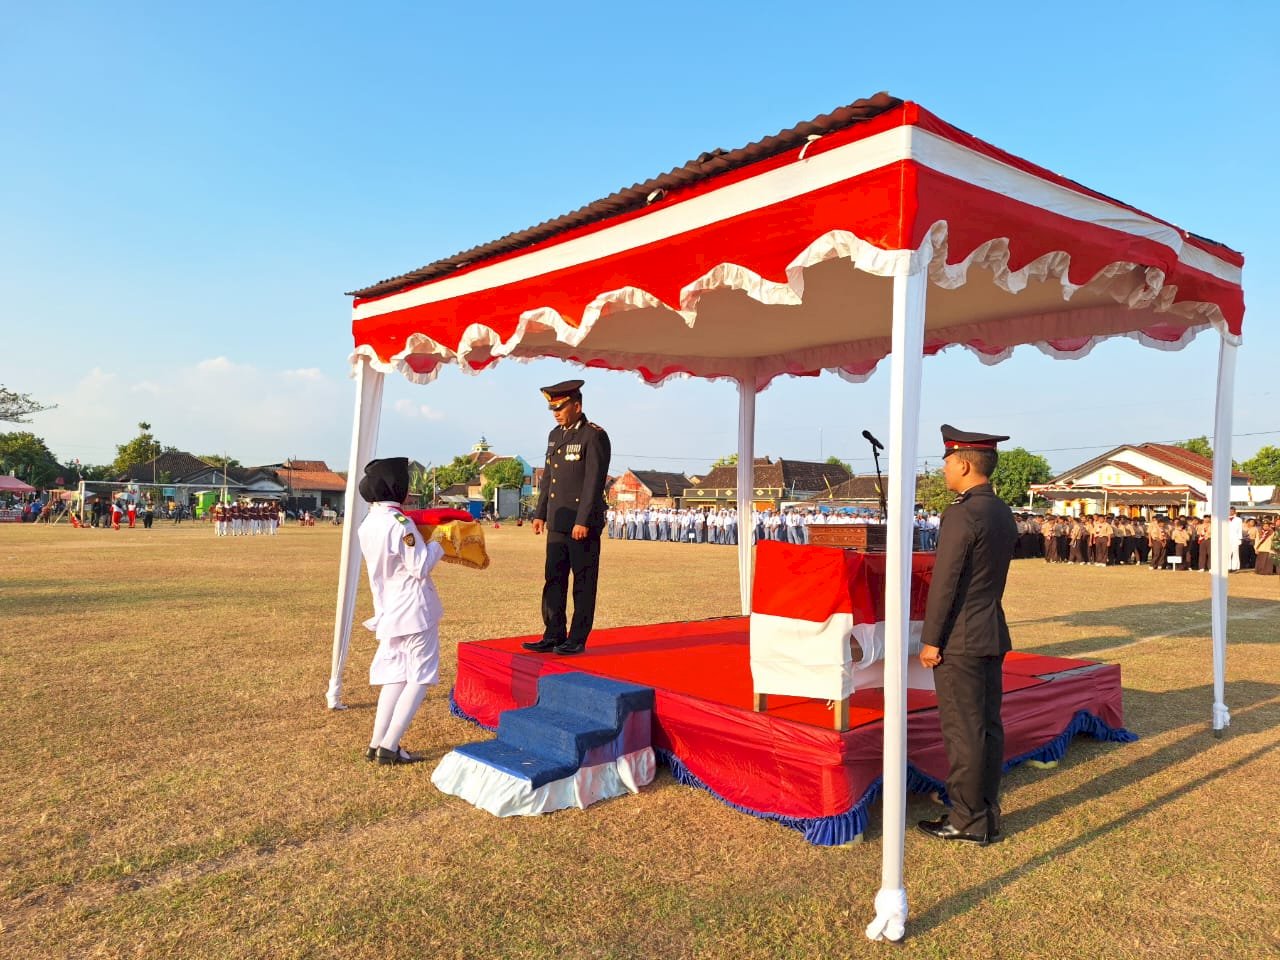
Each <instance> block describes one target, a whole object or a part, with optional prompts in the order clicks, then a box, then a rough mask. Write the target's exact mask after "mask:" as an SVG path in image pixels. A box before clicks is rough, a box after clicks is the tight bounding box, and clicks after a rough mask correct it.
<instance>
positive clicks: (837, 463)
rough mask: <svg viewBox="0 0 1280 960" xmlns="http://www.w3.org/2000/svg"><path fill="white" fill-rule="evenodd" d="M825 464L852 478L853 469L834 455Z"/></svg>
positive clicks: (735, 461)
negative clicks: (839, 468)
mask: <svg viewBox="0 0 1280 960" xmlns="http://www.w3.org/2000/svg"><path fill="white" fill-rule="evenodd" d="M737 462H738V461H737V460H734V463H737ZM826 462H827V463H829V464H831V465H832V466H836V467H844V472H845V473H847V474H848V475H849V476H851V477H852V476H853V467H851V466H849V465H848V464H847V463H845V462H844V461H843V460H841V459H840V458H839V457H837V456H836V455H835V454H834V453H833V454H832V455H831V456H829V457H827V459H826Z"/></svg>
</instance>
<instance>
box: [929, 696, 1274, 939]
mask: <svg viewBox="0 0 1280 960" xmlns="http://www.w3.org/2000/svg"><path fill="white" fill-rule="evenodd" d="M1207 690H1208V688H1205V687H1198V688H1194V689H1193V690H1186V691H1179V692H1178V694H1170V695H1168V696H1178V695H1190V694H1195V695H1196V702H1197V703H1200V702H1202V700H1203V697H1204V696H1205V694H1206V691H1207ZM1278 692H1280V686H1278V685H1276V684H1270V683H1238V684H1229V685H1228V688H1227V699H1228V702H1229V703H1234V705H1235V708H1236V709H1237V710H1239V711H1242V712H1243V711H1244V710H1246V709H1248V707H1249V706H1252V705H1256V704H1259V703H1263V702H1265V701H1266V700H1268V699H1271V698H1273V697H1275V696H1276V695H1277V693H1278ZM1277 722H1280V709H1277V708H1276V707H1275V706H1274V705H1273V706H1272V707H1271V708H1270V709H1267V710H1263V711H1257V712H1251V713H1249V714H1248V715H1247V716H1244V717H1239V718H1237V726H1238V727H1246V728H1247V730H1248V732H1255V731H1257V730H1262V729H1267V728H1270V727H1274V726H1276V724H1277ZM1175 725H1176V724H1171V725H1170V727H1172V726H1175ZM1229 735H1230V733H1229V731H1228V736H1229ZM1218 742H1219V741H1217V740H1215V739H1214V738H1213V736H1212V734H1211V733H1210V731H1209V730H1208V728H1207V726H1206V728H1205V729H1202V730H1196V731H1195V732H1193V733H1190V734H1188V735H1187V736H1185V737H1182V738H1180V739H1179V740H1176V741H1175V742H1173V743H1170V744H1169V745H1167V746H1164V747H1161V748H1160V749H1159V750H1156V751H1155V752H1154V753H1152V754H1149V755H1148V756H1145V757H1142V758H1140V759H1138V760H1135V761H1134V762H1133V763H1130V764H1128V765H1127V766H1125V767H1123V768H1121V769H1118V770H1109V771H1107V772H1106V773H1103V774H1101V775H1099V776H1097V777H1094V778H1093V779H1091V780H1089V781H1087V782H1085V783H1082V784H1080V785H1078V786H1076V787H1074V788H1073V789H1071V790H1069V791H1067V792H1066V793H1063V794H1060V795H1058V796H1054V797H1049V798H1046V799H1045V800H1042V801H1041V802H1039V803H1036V804H1033V805H1032V806H1030V807H1028V808H1027V809H1025V810H1019V811H1017V812H1016V813H1011V814H1010V815H1009V816H1008V817H1007V818H1006V825H1007V828H1008V829H1009V832H1010V834H1011V835H1012V836H1013V837H1016V835H1017V832H1018V830H1019V829H1022V828H1024V827H1026V826H1028V825H1031V824H1035V823H1039V822H1041V821H1043V820H1048V819H1050V818H1052V817H1055V816H1060V815H1061V814H1063V813H1065V812H1066V811H1068V810H1071V809H1073V808H1075V807H1077V806H1079V805H1080V804H1085V803H1090V802H1092V801H1095V800H1097V799H1098V798H1099V797H1103V796H1106V795H1107V794H1110V793H1114V792H1115V791H1117V790H1121V789H1123V788H1125V787H1130V786H1133V785H1135V784H1137V783H1140V782H1141V781H1143V780H1145V779H1147V778H1148V777H1152V776H1156V775H1158V774H1161V773H1163V772H1165V771H1167V770H1168V769H1169V768H1170V767H1172V766H1175V765H1177V764H1180V763H1185V762H1188V761H1192V760H1200V761H1201V762H1206V761H1209V760H1211V759H1212V757H1213V753H1214V745H1215V744H1217V743H1218ZM1278 749H1280V743H1269V744H1266V745H1265V746H1262V747H1259V748H1258V749H1257V750H1254V751H1252V752H1251V753H1248V754H1245V755H1244V756H1243V757H1240V758H1238V759H1233V760H1231V761H1229V762H1227V763H1225V764H1223V765H1221V766H1219V767H1217V768H1216V769H1213V770H1210V771H1209V772H1207V773H1204V774H1202V775H1201V776H1199V777H1196V778H1195V779H1193V780H1191V781H1190V782H1188V783H1185V784H1179V785H1178V786H1176V787H1173V788H1172V789H1170V790H1167V791H1165V792H1164V793H1161V794H1159V795H1157V796H1155V797H1153V798H1152V799H1150V800H1149V801H1147V802H1146V803H1144V804H1141V805H1140V806H1137V807H1132V808H1129V809H1126V810H1124V811H1122V812H1121V813H1120V814H1119V815H1117V816H1116V817H1114V818H1113V819H1111V820H1109V821H1107V822H1106V823H1104V824H1101V825H1100V826H1097V827H1095V828H1093V829H1092V830H1089V831H1087V832H1085V833H1082V834H1080V835H1079V836H1077V837H1075V838H1073V839H1071V840H1068V841H1066V842H1064V843H1061V844H1059V845H1058V846H1056V847H1054V848H1053V849H1051V850H1046V851H1044V852H1043V853H1040V854H1037V855H1036V856H1034V857H1032V858H1031V859H1030V860H1027V861H1026V862H1024V863H1020V864H1019V865H1018V866H1016V867H1014V868H1012V869H1010V870H1007V871H1006V872H1004V873H1003V874H1001V875H999V876H997V877H992V878H991V879H990V880H987V881H985V882H983V883H979V884H975V885H974V886H972V887H968V888H966V889H964V890H960V891H957V892H956V893H954V894H952V895H951V896H949V897H947V898H946V899H944V900H941V901H940V902H938V903H936V904H934V905H932V906H931V907H929V908H928V909H927V910H925V911H924V912H923V913H921V914H919V915H918V916H917V917H916V918H915V919H914V921H913V923H912V930H913V932H914V931H918V932H924V931H926V930H930V929H932V928H933V927H936V926H939V925H941V924H944V923H946V922H947V921H948V920H951V919H953V918H955V917H957V916H960V915H961V914H964V913H966V912H968V911H969V910H970V909H972V908H973V906H974V905H975V904H977V903H979V902H981V901H982V900H984V899H986V898H988V897H991V896H994V895H996V894H999V893H1000V892H1001V891H1002V890H1003V889H1004V888H1006V887H1008V886H1009V885H1010V884H1012V883H1015V882H1017V881H1018V880H1020V879H1021V878H1023V877H1025V876H1027V875H1029V874H1031V873H1032V872H1034V871H1035V870H1037V869H1039V868H1040V867H1042V866H1044V865H1046V864H1049V863H1052V862H1053V861H1055V860H1057V859H1058V858H1059V857H1062V856H1063V855H1065V854H1069V853H1071V852H1073V851H1075V850H1078V849H1080V848H1081V847H1084V846H1086V845H1088V844H1090V843H1093V842H1094V841H1095V840H1099V839H1101V838H1103V837H1106V836H1107V835H1108V834H1111V833H1113V832H1115V831H1116V830H1119V829H1121V828H1124V827H1128V826H1130V825H1131V824H1132V823H1133V821H1134V820H1135V819H1136V818H1138V817H1141V816H1144V815H1145V814H1149V813H1152V812H1154V811H1156V810H1158V809H1160V808H1161V807H1163V806H1166V805H1167V804H1169V803H1172V802H1173V801H1175V800H1181V799H1185V798H1186V796H1187V795H1188V794H1189V793H1191V792H1192V791H1194V790H1197V789H1199V788H1200V787H1203V786H1205V785H1207V784H1210V783H1212V782H1213V781H1215V780H1217V779H1219V778H1221V777H1223V776H1225V775H1226V774H1228V773H1231V772H1233V771H1235V770H1238V769H1241V768H1243V767H1247V766H1248V765H1249V764H1251V763H1254V762H1255V761H1257V760H1260V759H1262V758H1263V757H1265V756H1267V755H1268V754H1270V753H1273V752H1275V751H1276V750H1278ZM1006 842H1009V841H1006ZM1015 842H1016V841H1015Z"/></svg>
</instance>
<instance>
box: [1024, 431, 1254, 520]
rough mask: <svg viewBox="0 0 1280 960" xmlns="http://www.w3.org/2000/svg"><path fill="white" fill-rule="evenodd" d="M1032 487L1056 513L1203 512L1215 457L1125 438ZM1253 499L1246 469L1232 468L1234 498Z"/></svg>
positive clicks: (1236, 500) (1238, 501) (1237, 500)
mask: <svg viewBox="0 0 1280 960" xmlns="http://www.w3.org/2000/svg"><path fill="white" fill-rule="evenodd" d="M1030 490H1031V493H1032V495H1033V496H1035V497H1039V498H1041V499H1044V500H1047V501H1049V503H1050V505H1051V511H1052V512H1053V513H1055V514H1065V515H1069V516H1084V515H1087V514H1098V513H1113V514H1114V513H1123V514H1125V515H1126V516H1150V515H1151V514H1152V513H1154V512H1158V513H1168V514H1169V515H1171V516H1203V515H1204V514H1205V513H1206V512H1207V511H1208V507H1209V500H1210V497H1211V496H1212V493H1213V461H1212V460H1211V459H1210V458H1208V457H1206V456H1203V455H1202V454H1199V453H1196V452H1195V451H1193V450H1187V449H1185V448H1183V447H1179V446H1176V445H1174V444H1170V443H1138V444H1124V445H1122V446H1119V447H1115V448H1114V449H1112V450H1108V451H1107V452H1106V453H1103V454H1101V455H1099V456H1096V457H1094V458H1092V459H1090V460H1086V461H1085V462H1084V463H1081V464H1079V465H1077V466H1075V467H1072V468H1071V469H1070V470H1066V471H1064V472H1062V473H1060V474H1058V475H1057V476H1056V477H1054V478H1053V479H1051V480H1050V481H1049V482H1048V483H1036V484H1032V485H1031V488H1030ZM1250 499H1251V497H1250V485H1249V477H1248V475H1247V474H1244V473H1241V472H1240V471H1238V470H1233V471H1232V472H1231V495H1230V500H1231V502H1232V503H1233V504H1243V503H1248V502H1249V501H1250Z"/></svg>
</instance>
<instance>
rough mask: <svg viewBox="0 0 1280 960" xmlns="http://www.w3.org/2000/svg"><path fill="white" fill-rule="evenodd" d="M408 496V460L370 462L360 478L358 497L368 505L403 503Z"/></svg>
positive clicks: (400, 458) (392, 458) (396, 459)
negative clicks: (381, 502)
mask: <svg viewBox="0 0 1280 960" xmlns="http://www.w3.org/2000/svg"><path fill="white" fill-rule="evenodd" d="M408 495H409V458H408V457H387V458H386V459H384V460H370V461H369V465H368V466H366V467H365V468H364V476H363V477H361V478H360V496H362V497H363V498H364V499H365V501H366V502H368V503H377V502H378V501H380V500H381V501H390V502H391V503H404V498H405V497H407V496H408Z"/></svg>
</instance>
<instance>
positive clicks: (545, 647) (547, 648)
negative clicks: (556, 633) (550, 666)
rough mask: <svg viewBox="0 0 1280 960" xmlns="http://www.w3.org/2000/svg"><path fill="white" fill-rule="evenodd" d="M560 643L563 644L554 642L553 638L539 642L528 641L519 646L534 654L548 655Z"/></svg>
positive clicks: (545, 638) (546, 638) (558, 641)
mask: <svg viewBox="0 0 1280 960" xmlns="http://www.w3.org/2000/svg"><path fill="white" fill-rule="evenodd" d="M562 643H564V641H563V640H556V639H554V638H553V637H544V638H543V639H541V640H530V641H529V642H528V643H522V644H520V646H522V647H524V648H525V649H526V650H531V651H533V652H534V653H550V652H551V651H552V650H554V649H555V648H556V647H558V646H560V644H562Z"/></svg>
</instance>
